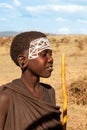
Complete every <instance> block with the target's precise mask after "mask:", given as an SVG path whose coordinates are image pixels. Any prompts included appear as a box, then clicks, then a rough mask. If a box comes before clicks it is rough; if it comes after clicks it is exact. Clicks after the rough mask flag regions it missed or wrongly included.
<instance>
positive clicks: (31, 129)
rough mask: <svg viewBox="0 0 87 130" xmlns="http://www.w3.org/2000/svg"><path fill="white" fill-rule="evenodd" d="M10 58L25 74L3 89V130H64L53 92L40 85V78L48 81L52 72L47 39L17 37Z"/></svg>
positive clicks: (32, 34) (29, 34) (0, 93)
mask: <svg viewBox="0 0 87 130" xmlns="http://www.w3.org/2000/svg"><path fill="white" fill-rule="evenodd" d="M10 56H11V58H12V60H13V61H14V62H15V64H16V65H18V66H19V67H20V68H21V70H22V74H21V77H20V78H19V79H16V80H13V81H12V82H11V83H8V84H5V85H3V86H1V87H0V130H62V123H61V121H60V114H61V112H60V110H59V109H60V108H59V107H56V103H55V92H54V89H53V88H52V87H51V86H50V85H47V84H44V83H40V77H44V78H48V77H50V76H51V72H52V71H53V58H52V48H51V46H50V43H49V41H48V39H47V37H46V35H45V34H43V33H41V32H37V31H31V32H24V33H21V34H18V35H17V36H16V37H15V38H14V39H13V42H12V44H11V48H10Z"/></svg>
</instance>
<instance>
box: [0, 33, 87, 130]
mask: <svg viewBox="0 0 87 130" xmlns="http://www.w3.org/2000/svg"><path fill="white" fill-rule="evenodd" d="M48 38H49V39H50V41H51V44H52V48H53V58H54V71H53V74H52V76H51V77H50V78H49V79H41V81H42V82H46V83H49V84H51V85H52V86H53V87H54V89H55V92H56V103H57V105H60V106H61V110H62V104H63V99H62V87H61V86H62V85H61V56H62V54H63V53H65V55H66V86H67V95H68V114H67V116H68V119H67V130H87V35H68V36H66V35H64V36H61V35H59V36H48ZM4 39H5V38H4ZM11 40H12V39H11V38H10V40H8V39H7V40H6V39H5V41H4V42H3V40H2V43H3V44H0V85H2V84H4V83H7V82H10V81H11V80H13V79H15V78H18V77H20V75H21V71H20V69H19V68H18V67H17V66H16V65H15V64H14V63H13V62H12V60H11V59H10V56H9V46H10V42H11ZM5 42H6V44H5Z"/></svg>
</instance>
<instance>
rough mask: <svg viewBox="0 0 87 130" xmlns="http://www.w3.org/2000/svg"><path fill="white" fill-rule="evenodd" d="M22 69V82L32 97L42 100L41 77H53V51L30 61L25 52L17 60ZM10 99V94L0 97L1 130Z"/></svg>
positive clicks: (43, 52)
mask: <svg viewBox="0 0 87 130" xmlns="http://www.w3.org/2000/svg"><path fill="white" fill-rule="evenodd" d="M17 60H18V63H19V66H20V67H21V69H22V75H21V80H22V82H23V83H24V84H25V86H26V87H27V88H28V89H29V90H30V91H31V93H32V95H33V96H35V97H36V98H39V99H41V98H42V96H43V92H44V91H43V87H42V86H41V85H40V83H39V80H40V77H44V78H48V77H50V76H51V72H52V70H53V69H52V66H53V58H52V51H51V50H49V49H47V50H44V51H42V52H40V53H39V54H38V58H36V59H30V60H29V59H28V50H26V51H24V52H23V54H20V55H19V56H18V58H17ZM9 102H10V97H9V93H8V92H6V91H5V92H4V93H3V94H1V95H0V130H3V126H4V121H5V118H6V115H7V112H8V107H9Z"/></svg>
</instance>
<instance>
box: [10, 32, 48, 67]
mask: <svg viewBox="0 0 87 130" xmlns="http://www.w3.org/2000/svg"><path fill="white" fill-rule="evenodd" d="M41 37H46V35H45V34H44V33H42V32H37V31H30V32H22V33H20V34H18V35H16V36H15V37H14V39H13V41H12V43H11V47H10V56H11V58H12V60H13V61H14V62H15V64H16V65H17V66H19V64H18V61H17V57H18V56H19V55H20V54H22V53H23V52H24V51H25V50H27V49H29V45H30V42H31V41H33V40H35V39H37V38H41Z"/></svg>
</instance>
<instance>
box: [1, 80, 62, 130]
mask: <svg viewBox="0 0 87 130" xmlns="http://www.w3.org/2000/svg"><path fill="white" fill-rule="evenodd" d="M42 85H44V84H42ZM44 86H47V85H46V84H45V85H44ZM5 89H7V91H8V92H9V94H10V104H9V109H8V114H7V117H6V121H5V125H4V130H62V124H61V122H60V114H61V112H60V108H59V107H57V106H55V105H54V104H55V103H54V102H55V101H54V99H53V98H52V97H53V95H54V92H53V89H52V88H51V87H48V86H47V87H46V88H45V93H44V96H43V98H42V99H41V100H40V99H37V98H35V97H34V96H33V95H32V94H31V92H30V91H29V90H28V89H27V88H26V87H25V86H24V84H23V83H22V81H21V80H19V79H17V80H15V81H13V82H11V83H9V84H6V85H4V86H3V87H2V90H0V91H4V90H5ZM47 97H48V99H47ZM46 100H47V101H46ZM48 100H49V102H50V103H48Z"/></svg>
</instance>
